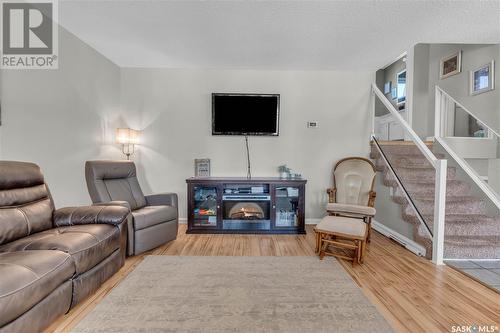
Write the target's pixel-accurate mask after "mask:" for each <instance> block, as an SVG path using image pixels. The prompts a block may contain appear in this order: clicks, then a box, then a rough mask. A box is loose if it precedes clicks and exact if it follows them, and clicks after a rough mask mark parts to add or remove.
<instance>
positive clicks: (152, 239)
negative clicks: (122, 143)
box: [85, 161, 178, 255]
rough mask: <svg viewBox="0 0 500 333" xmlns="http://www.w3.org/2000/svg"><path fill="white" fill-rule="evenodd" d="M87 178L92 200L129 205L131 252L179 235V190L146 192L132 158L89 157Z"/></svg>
mask: <svg viewBox="0 0 500 333" xmlns="http://www.w3.org/2000/svg"><path fill="white" fill-rule="evenodd" d="M85 178H86V180H87V188H88V190H89V194H90V198H91V199H92V202H93V203H94V204H97V205H119V206H124V207H128V208H129V209H130V210H131V212H132V216H133V221H132V223H130V225H129V230H128V254H129V255H137V254H140V253H142V252H145V251H148V250H151V249H153V248H155V247H157V246H160V245H162V244H165V243H167V242H169V241H171V240H174V239H175V238H176V237H177V228H178V205H177V194H176V193H162V194H153V195H146V196H145V195H144V194H143V192H142V190H141V187H140V185H139V182H138V180H137V173H136V168H135V164H134V162H132V161H87V163H86V164H85Z"/></svg>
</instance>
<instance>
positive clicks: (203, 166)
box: [194, 158, 210, 177]
mask: <svg viewBox="0 0 500 333" xmlns="http://www.w3.org/2000/svg"><path fill="white" fill-rule="evenodd" d="M194 175H195V176H196V177H210V159H209V158H197V159H195V160H194Z"/></svg>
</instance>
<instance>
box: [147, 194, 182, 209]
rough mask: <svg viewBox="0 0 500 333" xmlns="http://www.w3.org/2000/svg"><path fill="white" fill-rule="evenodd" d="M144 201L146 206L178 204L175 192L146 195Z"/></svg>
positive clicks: (174, 205)
mask: <svg viewBox="0 0 500 333" xmlns="http://www.w3.org/2000/svg"><path fill="white" fill-rule="evenodd" d="M146 203H147V205H148V206H161V205H167V206H173V207H177V206H178V198H177V193H158V194H151V195H146Z"/></svg>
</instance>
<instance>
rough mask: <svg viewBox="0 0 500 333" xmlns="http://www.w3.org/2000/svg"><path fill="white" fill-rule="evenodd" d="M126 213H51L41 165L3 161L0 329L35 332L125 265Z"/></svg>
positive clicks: (104, 209)
mask: <svg viewBox="0 0 500 333" xmlns="http://www.w3.org/2000/svg"><path fill="white" fill-rule="evenodd" d="M130 219H131V217H130V211H129V210H128V209H127V208H124V207H119V206H89V207H70V208H62V209H58V210H55V208H54V203H53V200H52V197H51V195H50V192H49V189H48V187H47V185H46V184H45V181H44V178H43V175H42V173H41V171H40V169H39V167H38V166H37V165H35V164H32V163H25V162H10V161H0V333H7V332H9V333H10V332H16V333H18V332H40V331H42V330H43V329H45V328H46V327H47V326H49V325H50V324H51V323H52V322H53V321H54V320H55V319H56V318H57V317H59V316H61V315H63V314H64V313H66V312H67V311H69V309H71V308H72V307H73V306H75V305H76V304H78V303H79V302H80V301H82V300H83V299H84V298H85V297H87V296H88V295H89V294H91V293H92V292H94V291H95V290H97V288H99V287H100V286H101V284H102V283H103V282H104V281H105V280H107V279H108V278H109V277H111V276H112V275H113V274H114V273H115V272H117V271H118V270H119V269H120V268H121V267H122V266H123V264H124V261H125V252H126V242H127V223H128V222H129V220H130Z"/></svg>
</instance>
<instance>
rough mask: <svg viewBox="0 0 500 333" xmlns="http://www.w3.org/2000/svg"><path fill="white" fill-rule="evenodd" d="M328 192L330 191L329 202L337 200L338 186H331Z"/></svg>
mask: <svg viewBox="0 0 500 333" xmlns="http://www.w3.org/2000/svg"><path fill="white" fill-rule="evenodd" d="M326 193H328V203H334V202H335V201H336V195H337V188H335V187H332V188H329V189H327V190H326Z"/></svg>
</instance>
